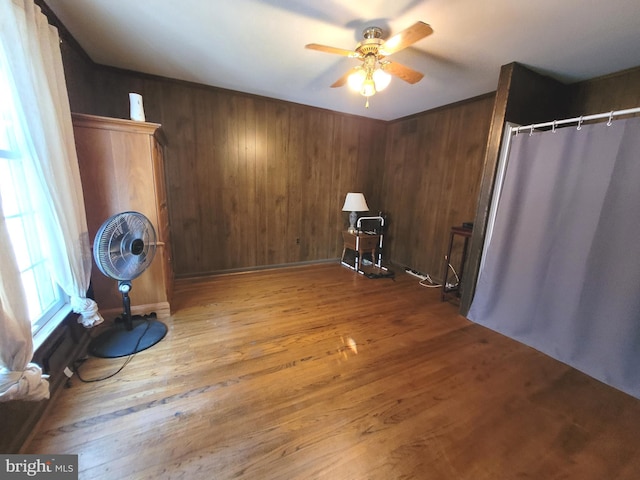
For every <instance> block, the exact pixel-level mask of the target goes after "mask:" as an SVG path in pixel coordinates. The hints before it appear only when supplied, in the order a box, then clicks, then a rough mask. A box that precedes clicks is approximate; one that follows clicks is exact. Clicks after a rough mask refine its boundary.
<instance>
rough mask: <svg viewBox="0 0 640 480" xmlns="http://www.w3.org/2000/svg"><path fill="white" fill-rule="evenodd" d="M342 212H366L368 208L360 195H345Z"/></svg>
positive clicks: (362, 195)
mask: <svg viewBox="0 0 640 480" xmlns="http://www.w3.org/2000/svg"><path fill="white" fill-rule="evenodd" d="M342 211H343V212H368V211H369V206H368V205H367V201H366V200H365V199H364V194H362V193H352V192H349V193H347V198H345V199H344V205H343V206H342Z"/></svg>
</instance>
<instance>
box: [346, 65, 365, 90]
mask: <svg viewBox="0 0 640 480" xmlns="http://www.w3.org/2000/svg"><path fill="white" fill-rule="evenodd" d="M366 78H367V74H366V72H365V71H364V70H362V69H360V70H357V71H355V72H353V73H352V74H351V75H349V78H348V79H347V84H348V85H349V88H350V89H351V90H353V91H354V92H360V91H361V90H362V85H363V84H364V81H365V79H366Z"/></svg>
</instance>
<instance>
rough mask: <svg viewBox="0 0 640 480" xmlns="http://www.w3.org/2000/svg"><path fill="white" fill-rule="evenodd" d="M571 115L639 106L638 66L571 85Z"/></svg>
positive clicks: (639, 80)
mask: <svg viewBox="0 0 640 480" xmlns="http://www.w3.org/2000/svg"><path fill="white" fill-rule="evenodd" d="M571 89H572V96H571V116H579V115H590V114H596V113H604V112H609V111H611V110H624V109H627V108H635V107H640V67H637V68H632V69H629V70H623V71H622V72H617V73H613V74H611V75H606V76H604V77H598V78H593V79H591V80H586V81H584V82H579V83H576V84H574V85H572V86H571Z"/></svg>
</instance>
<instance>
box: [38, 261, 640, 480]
mask: <svg viewBox="0 0 640 480" xmlns="http://www.w3.org/2000/svg"><path fill="white" fill-rule="evenodd" d="M439 294H440V292H439V291H438V290H435V289H426V288H423V287H420V286H419V285H418V283H417V280H416V279H415V278H414V277H411V276H408V275H406V274H404V273H398V274H397V276H396V280H395V281H394V280H390V279H368V278H366V277H363V276H360V275H358V274H356V273H354V272H352V271H350V270H348V269H346V268H344V267H341V266H339V265H337V264H323V265H312V266H305V267H298V268H287V269H278V270H270V271H259V272H252V273H244V274H235V275H223V276H217V277H211V278H206V279H198V280H188V281H186V280H183V281H180V282H178V284H177V285H176V289H175V294H174V299H173V304H172V306H173V309H174V314H173V315H172V317H171V318H169V319H168V320H167V321H166V323H167V324H168V326H169V332H168V334H167V337H166V338H165V339H164V340H162V341H161V342H160V343H159V344H157V345H155V346H154V347H152V348H151V349H149V350H147V351H144V352H141V353H139V354H137V355H136V356H135V357H134V358H133V360H132V361H131V362H130V363H129V364H128V365H127V366H126V367H125V368H124V370H123V371H122V372H121V373H119V374H118V375H116V376H115V377H113V378H111V379H109V380H106V381H103V382H97V383H80V382H79V381H78V380H77V379H76V378H74V379H73V381H72V383H73V385H72V386H71V388H69V389H64V390H63V391H62V392H61V394H60V396H59V397H58V398H57V399H56V404H55V406H54V408H53V409H52V414H51V415H50V416H49V417H48V418H46V419H45V421H44V422H43V423H42V424H41V425H40V427H39V429H38V431H37V432H36V434H35V435H34V437H33V439H32V441H31V443H30V445H29V447H28V449H27V450H26V452H25V453H56V454H62V453H73V454H78V455H79V468H80V478H81V479H109V480H112V479H136V480H137V479H146V478H149V479H177V478H184V479H217V480H218V479H252V480H253V479H332V480H341V479H345V480H353V479H384V480H388V479H468V480H502V479H527V478H528V479H580V480H588V479H594V480H596V479H597V480H603V479H637V478H640V454H639V453H640V452H639V442H638V432H640V401H639V400H637V399H634V398H632V397H630V396H628V395H626V394H623V393H621V392H619V391H616V390H614V389H612V388H610V387H608V386H605V385H603V384H602V383H599V382H597V381H596V380H593V379H591V378H589V377H587V376H586V375H584V374H582V373H580V372H578V371H576V370H574V369H572V368H570V367H568V366H566V365H564V364H561V363H559V362H557V361H555V360H552V359H550V358H548V357H546V356H544V355H542V354H540V353H538V352H536V351H534V350H533V349H530V348H528V347H526V346H523V345H521V344H519V343H517V342H515V341H512V340H510V339H508V338H505V337H503V336H501V335H499V334H497V333H494V332H492V331H489V330H487V329H485V328H483V327H481V326H478V325H475V324H473V323H471V322H469V321H467V320H466V319H465V318H463V317H461V316H459V315H458V314H457V308H456V307H455V306H454V305H452V304H449V303H441V302H440V295H439ZM134 295H135V284H134V290H133V291H132V297H133V296H134ZM122 362H123V360H122V359H113V360H105V359H97V358H90V359H89V360H87V361H86V362H85V364H84V365H83V366H82V367H81V369H80V372H81V374H82V375H83V377H86V378H92V377H98V376H102V375H105V374H107V373H110V372H113V371H114V370H115V369H116V368H117V367H119V366H120V365H121V364H122Z"/></svg>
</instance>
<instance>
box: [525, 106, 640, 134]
mask: <svg viewBox="0 0 640 480" xmlns="http://www.w3.org/2000/svg"><path fill="white" fill-rule="evenodd" d="M630 113H640V107H636V108H628V109H626V110H616V111H611V112H607V113H596V114H594V115H583V116H581V117H574V118H567V119H565V120H554V121H552V122H544V123H532V124H531V125H524V126H522V127H515V128H513V129H512V132H515V133H516V134H518V133H520V132H522V131H529V132H533V130H535V129H536V128H542V127H552V129H554V130H555V128H556V127H558V126H560V125H566V124H567V123H577V124H578V130H580V127H581V126H582V122H586V121H588V120H599V119H601V118H608V119H609V122H608V123H607V125H611V121H612V120H613V117H617V116H620V115H628V114H630Z"/></svg>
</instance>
